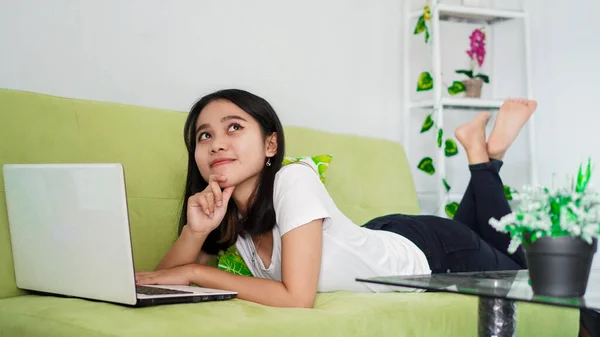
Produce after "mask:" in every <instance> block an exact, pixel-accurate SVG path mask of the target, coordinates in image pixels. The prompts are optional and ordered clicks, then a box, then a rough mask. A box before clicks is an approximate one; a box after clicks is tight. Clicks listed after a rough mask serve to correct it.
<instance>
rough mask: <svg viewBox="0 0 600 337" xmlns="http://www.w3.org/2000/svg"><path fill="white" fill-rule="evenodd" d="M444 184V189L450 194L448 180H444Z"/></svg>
mask: <svg viewBox="0 0 600 337" xmlns="http://www.w3.org/2000/svg"><path fill="white" fill-rule="evenodd" d="M442 183H444V187H445V188H446V192H450V189H451V187H450V185H448V182H447V181H446V179H443V178H442Z"/></svg>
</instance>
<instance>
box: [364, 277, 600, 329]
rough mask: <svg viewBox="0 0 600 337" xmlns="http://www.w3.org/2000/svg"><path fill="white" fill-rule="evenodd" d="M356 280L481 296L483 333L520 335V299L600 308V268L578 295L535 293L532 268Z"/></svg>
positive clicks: (594, 308)
mask: <svg viewBox="0 0 600 337" xmlns="http://www.w3.org/2000/svg"><path fill="white" fill-rule="evenodd" d="M356 281H359V282H369V283H376V284H384V285H390V286H398V287H409V288H417V289H426V290H430V291H437V292H449V293H458V294H464V295H475V296H478V297H479V309H478V310H479V317H478V320H479V321H478V334H479V336H480V337H484V336H486V337H487V336H497V337H508V336H516V323H517V322H516V311H517V302H518V301H524V302H535V303H541V304H547V305H554V306H563V307H571V308H579V309H590V310H600V269H595V270H592V272H591V273H590V278H589V281H588V286H587V290H586V293H585V295H584V296H583V297H574V298H558V297H548V296H539V295H535V294H534V293H533V291H532V289H531V286H530V285H529V271H528V270H518V271H517V270H514V271H488V272H469V273H447V274H432V275H413V276H389V277H373V278H368V279H356Z"/></svg>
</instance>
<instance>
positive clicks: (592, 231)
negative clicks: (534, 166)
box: [489, 160, 600, 253]
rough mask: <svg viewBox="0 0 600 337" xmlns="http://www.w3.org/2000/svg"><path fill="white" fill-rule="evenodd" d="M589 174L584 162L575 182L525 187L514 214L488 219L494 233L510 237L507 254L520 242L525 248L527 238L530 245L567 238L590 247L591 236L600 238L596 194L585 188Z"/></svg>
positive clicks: (598, 203) (514, 249)
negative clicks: (505, 234)
mask: <svg viewBox="0 0 600 337" xmlns="http://www.w3.org/2000/svg"><path fill="white" fill-rule="evenodd" d="M590 175H591V161H590V160H588V164H587V168H586V170H585V171H583V170H582V166H581V165H580V166H579V172H578V173H577V179H576V180H575V181H574V182H571V183H569V184H568V186H564V187H560V188H552V189H550V188H546V187H543V186H525V188H524V189H523V192H521V193H520V194H519V196H520V204H519V206H518V207H517V208H516V210H515V211H514V212H512V213H510V214H507V215H505V216H504V217H502V218H501V219H495V218H492V219H490V220H489V223H490V225H491V226H492V227H493V228H495V229H496V230H497V231H499V232H503V233H509V234H510V236H511V242H510V245H509V247H508V252H509V253H514V252H515V251H516V250H517V248H518V247H519V246H520V245H521V244H523V243H525V245H527V244H528V243H529V242H528V241H527V237H530V239H529V241H531V243H534V242H535V241H536V240H537V239H539V238H541V237H558V236H567V235H570V236H572V237H576V238H581V239H582V240H584V241H586V242H588V243H590V244H591V243H592V239H593V238H594V237H598V236H600V194H598V193H596V192H592V191H590V190H588V189H587V187H588V183H589V180H590Z"/></svg>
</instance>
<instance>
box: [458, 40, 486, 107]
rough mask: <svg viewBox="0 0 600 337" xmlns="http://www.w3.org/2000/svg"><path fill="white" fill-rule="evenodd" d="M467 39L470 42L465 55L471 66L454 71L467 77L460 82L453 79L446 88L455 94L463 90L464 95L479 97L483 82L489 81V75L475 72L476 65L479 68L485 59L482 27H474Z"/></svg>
mask: <svg viewBox="0 0 600 337" xmlns="http://www.w3.org/2000/svg"><path fill="white" fill-rule="evenodd" d="M469 40H470V41H471V44H470V48H469V50H467V55H469V59H470V63H471V66H470V68H469V69H468V70H463V69H461V70H457V71H456V73H457V74H462V75H465V76H467V77H468V79H466V80H464V81H462V82H461V81H454V83H453V84H452V86H450V87H449V88H448V93H449V94H450V95H456V94H458V93H461V92H463V91H464V92H465V96H466V97H481V88H482V87H483V83H490V78H489V76H487V75H485V74H483V73H481V72H478V73H477V74H475V72H476V70H477V67H479V68H481V66H483V61H484V60H485V54H486V51H485V43H486V35H485V32H484V31H483V29H479V28H478V29H475V30H474V31H473V32H472V33H471V36H469Z"/></svg>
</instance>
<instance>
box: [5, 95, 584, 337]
mask: <svg viewBox="0 0 600 337" xmlns="http://www.w3.org/2000/svg"><path fill="white" fill-rule="evenodd" d="M191 99H193V98H190V100H191ZM185 118H186V114H185V113H183V112H178V111H166V110H160V109H152V108H144V107H135V106H127V105H120V104H113V103H102V102H95V101H85V100H75V99H66V98H59V97H53V96H48V95H42V94H36V93H29V92H22V91H14V90H4V89H1V90H0V166H1V165H2V164H5V163H39V162H44V163H67V162H78V163H97V162H120V163H122V164H123V166H124V168H125V175H126V181H127V189H128V202H129V212H130V219H131V229H132V241H133V250H134V257H135V262H136V269H138V270H142V269H143V270H148V269H152V268H153V267H154V266H155V265H156V263H157V262H158V261H159V259H160V258H161V257H162V256H163V254H164V253H165V252H166V251H167V249H168V248H169V246H170V245H171V244H172V243H173V241H174V240H175V238H176V227H177V219H178V215H179V207H180V203H181V198H182V192H183V183H184V177H185V168H186V153H185V149H184V143H183V137H182V130H183V123H184V120H185ZM285 132H286V141H287V149H286V154H287V155H293V156H303V155H314V154H323V153H331V154H333V160H332V162H331V165H330V167H329V170H328V171H327V173H326V175H327V179H328V180H327V183H326V186H327V188H328V190H329V191H330V192H331V194H332V196H333V198H334V199H335V200H336V202H337V204H338V206H339V207H340V208H341V210H342V211H344V212H345V213H346V214H347V215H349V216H350V217H351V218H352V219H354V220H355V221H356V222H357V223H359V224H362V223H364V222H365V221H366V220H368V219H370V218H372V217H375V216H378V215H382V214H387V213H392V212H405V213H418V212H419V208H418V204H417V198H416V194H415V189H414V184H413V180H412V177H411V174H410V169H409V167H408V164H407V161H406V158H405V154H404V151H403V149H402V147H401V146H400V145H399V144H397V143H393V142H389V141H385V140H380V139H372V138H365V137H358V136H351V135H337V134H331V133H326V132H322V131H316V130H310V129H306V128H298V127H286V129H285ZM0 172H1V171H0ZM5 202H6V201H5V194H4V181H3V179H2V177H1V176H0V336H2V337H18V336H46V337H49V336H57V337H58V336H73V337H81V336H103V337H104V336H130V337H133V336H143V337H151V336H203V337H210V336H343V337H349V336H377V337H383V336H476V335H477V298H475V297H470V296H462V295H454V294H443V293H387V294H355V293H347V292H338V293H327V294H319V295H318V297H317V301H316V304H315V308H314V309H279V308H272V307H266V306H262V305H258V304H255V303H250V302H246V301H242V300H239V299H235V300H231V301H225V302H210V303H198V304H181V305H166V306H156V307H150V308H129V307H124V306H119V305H114V304H108V303H103V302H93V301H88V300H83V299H75V298H60V297H55V296H41V295H34V294H30V293H28V292H26V291H22V290H19V289H17V288H16V286H15V280H14V272H13V264H12V255H11V247H10V237H9V230H8V219H7V215H6V203H5ZM107 272H110V271H107ZM578 318H579V313H578V311H576V310H571V309H558V308H553V307H548V306H541V305H534V304H527V303H524V304H521V305H520V306H519V313H518V319H519V325H518V334H519V336H561V337H564V336H576V335H577V331H578Z"/></svg>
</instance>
